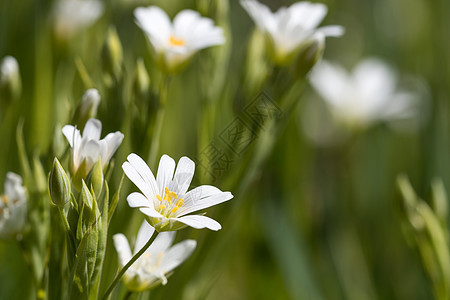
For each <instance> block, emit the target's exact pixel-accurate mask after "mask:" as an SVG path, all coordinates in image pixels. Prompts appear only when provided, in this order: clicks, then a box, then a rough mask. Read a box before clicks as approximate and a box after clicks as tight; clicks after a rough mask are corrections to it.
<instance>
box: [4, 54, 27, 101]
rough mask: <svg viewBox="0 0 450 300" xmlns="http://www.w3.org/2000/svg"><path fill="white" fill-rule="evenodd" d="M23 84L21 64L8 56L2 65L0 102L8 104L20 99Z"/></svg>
mask: <svg viewBox="0 0 450 300" xmlns="http://www.w3.org/2000/svg"><path fill="white" fill-rule="evenodd" d="M21 91H22V82H21V79H20V73H19V64H18V63H17V60H16V59H15V58H14V57H12V56H6V57H5V58H3V59H2V61H1V63H0V101H1V102H2V104H8V103H10V102H11V101H13V100H15V99H17V98H19V97H20V93H21Z"/></svg>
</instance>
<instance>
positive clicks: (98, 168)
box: [87, 160, 103, 198]
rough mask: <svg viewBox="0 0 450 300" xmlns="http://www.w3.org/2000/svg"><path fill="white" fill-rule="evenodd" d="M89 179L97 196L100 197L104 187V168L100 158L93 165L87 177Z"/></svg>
mask: <svg viewBox="0 0 450 300" xmlns="http://www.w3.org/2000/svg"><path fill="white" fill-rule="evenodd" d="M87 181H88V184H90V186H91V187H92V189H93V191H94V194H95V196H96V198H98V197H100V194H101V192H102V189H103V168H102V162H101V161H100V160H98V161H97V162H96V163H95V165H94V166H93V167H92V169H91V171H90V172H89V175H88V177H87Z"/></svg>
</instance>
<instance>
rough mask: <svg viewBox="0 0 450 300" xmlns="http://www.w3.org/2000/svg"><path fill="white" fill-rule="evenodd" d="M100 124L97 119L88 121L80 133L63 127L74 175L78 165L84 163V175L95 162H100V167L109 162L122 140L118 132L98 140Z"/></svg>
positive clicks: (73, 127) (72, 128)
mask: <svg viewBox="0 0 450 300" xmlns="http://www.w3.org/2000/svg"><path fill="white" fill-rule="evenodd" d="M101 131H102V123H101V122H100V121H99V120H97V119H89V120H88V121H87V122H86V125H85V126H84V130H83V136H81V134H80V131H79V130H78V129H77V128H76V127H75V126H72V125H66V126H64V127H63V129H62V132H63V134H64V136H65V137H66V138H67V141H68V142H69V144H70V147H72V171H73V173H76V172H77V170H78V168H79V167H80V165H82V164H83V163H84V167H83V169H84V172H83V173H84V174H82V176H84V175H87V172H89V171H90V169H91V168H92V167H93V166H94V164H95V163H96V162H97V160H99V159H100V160H101V162H102V166H103V167H105V165H106V164H107V163H108V162H109V160H110V159H111V157H112V156H113V154H114V152H116V150H117V148H118V147H119V146H120V144H121V143H122V140H123V137H124V136H123V134H122V133H121V132H119V131H116V132H113V133H109V134H108V135H107V136H106V137H105V138H103V139H100V134H101Z"/></svg>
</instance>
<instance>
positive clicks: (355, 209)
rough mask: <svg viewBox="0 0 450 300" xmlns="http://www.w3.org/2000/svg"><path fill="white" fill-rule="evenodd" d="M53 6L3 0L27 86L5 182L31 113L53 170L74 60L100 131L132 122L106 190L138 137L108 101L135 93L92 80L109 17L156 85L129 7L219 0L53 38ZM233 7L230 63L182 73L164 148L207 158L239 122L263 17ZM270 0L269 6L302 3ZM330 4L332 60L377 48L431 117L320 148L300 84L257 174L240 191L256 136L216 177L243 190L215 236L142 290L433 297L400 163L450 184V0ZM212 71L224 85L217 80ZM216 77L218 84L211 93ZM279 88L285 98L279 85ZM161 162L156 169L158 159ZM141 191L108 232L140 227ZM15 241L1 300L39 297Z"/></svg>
mask: <svg viewBox="0 0 450 300" xmlns="http://www.w3.org/2000/svg"><path fill="white" fill-rule="evenodd" d="M53 2H54V1H44V0H22V1H14V0H1V1H0V57H4V56H6V55H12V56H14V57H16V58H17V60H18V62H19V65H20V73H21V76H22V87H23V91H22V96H21V98H20V99H19V100H18V101H16V102H14V103H12V104H11V105H10V106H9V107H8V108H7V110H5V111H0V182H3V179H4V178H5V174H6V172H7V171H14V172H18V173H19V172H20V168H19V161H18V157H17V146H16V141H15V130H16V126H17V123H18V121H19V119H24V120H25V130H24V131H25V136H26V143H27V151H28V154H29V155H30V156H31V155H33V154H37V155H39V156H40V157H41V160H42V162H43V164H44V167H45V169H46V171H49V170H50V167H51V162H52V160H53V155H54V154H58V155H59V154H61V153H62V152H61V149H64V147H65V140H64V139H63V137H62V134H60V131H58V130H59V129H58V128H60V127H57V126H62V125H65V124H66V122H68V118H69V115H70V113H71V111H70V110H71V109H73V107H74V106H75V104H76V102H77V101H78V99H79V98H80V97H81V96H82V94H83V92H84V91H85V89H86V88H87V87H86V86H85V84H84V83H83V81H82V80H81V79H80V76H79V72H78V70H77V64H76V61H77V60H78V61H82V64H83V65H84V66H85V67H86V70H87V72H88V73H89V75H90V76H91V78H92V80H93V82H94V84H93V87H96V88H98V89H99V90H100V94H101V95H102V102H101V105H100V109H99V119H100V120H102V122H103V124H104V129H103V134H102V136H104V134H106V133H107V132H110V131H113V130H114V131H115V130H123V131H125V140H124V144H123V145H122V146H121V147H120V148H119V152H118V154H117V155H116V158H115V159H116V169H115V173H114V177H113V181H112V183H111V190H115V188H117V185H118V181H119V179H120V176H121V169H120V167H119V166H120V165H121V163H122V162H123V161H124V160H125V157H126V155H127V154H128V153H130V152H137V153H138V154H140V153H139V151H143V150H142V149H143V148H142V147H141V145H139V143H138V144H133V141H132V139H131V138H128V137H129V136H127V134H126V133H127V132H126V130H124V127H123V126H124V125H123V124H124V123H121V122H120V121H121V120H122V119H123V118H126V116H125V113H123V114H122V113H121V112H120V111H114V112H112V111H111V107H113V106H114V104H113V103H114V101H119V102H120V101H122V102H123V101H128V100H123V98H124V95H127V94H128V93H131V92H130V91H129V90H128V91H127V90H121V91H119V92H118V91H114V90H113V89H108V88H107V87H105V86H103V87H102V86H100V84H96V83H99V82H103V78H102V66H101V63H100V62H101V53H102V51H101V49H102V45H103V43H104V41H105V37H106V33H107V30H108V27H109V26H110V25H111V24H112V25H114V26H115V28H116V30H117V32H118V35H119V38H120V40H121V43H122V47H123V52H124V73H123V77H124V78H130V79H129V81H130V82H131V81H132V80H133V76H134V65H135V62H136V59H137V58H138V57H142V58H143V59H144V61H145V64H146V66H147V69H148V71H149V73H150V78H151V80H152V84H153V83H155V86H157V82H158V80H159V78H158V76H159V75H158V73H157V71H156V69H155V68H154V66H152V59H151V56H150V54H149V47H148V45H147V44H146V41H145V38H144V35H143V33H142V32H141V31H140V29H139V28H138V27H137V26H136V25H135V24H134V21H133V15H132V12H133V9H134V8H135V7H137V6H139V5H140V6H142V5H158V6H161V7H163V8H164V9H165V10H166V11H167V12H168V14H169V15H170V16H171V17H173V16H174V15H175V14H176V13H177V12H178V11H180V10H182V9H186V8H192V9H197V10H199V9H201V8H202V7H208V5H209V2H217V3H219V2H222V1H208V0H203V1H200V0H199V1H132V0H129V1H126V0H122V1H118V0H117V1H105V13H104V15H103V16H102V17H101V19H100V20H99V21H97V22H96V23H95V24H93V25H92V26H90V27H89V28H88V29H86V30H85V31H83V32H82V33H80V34H79V35H76V36H74V37H72V38H71V39H70V41H58V40H57V39H55V37H54V36H53V35H52V27H51V26H52V23H51V7H52V5H53ZM224 2H226V1H224ZM227 3H228V4H229V15H227V16H226V17H224V18H223V20H221V21H220V22H225V23H227V22H229V23H228V26H229V29H230V32H229V34H230V35H229V36H228V37H227V38H228V43H227V45H226V46H223V48H224V49H227V51H229V52H228V54H224V56H225V57H226V58H224V59H223V61H222V64H218V65H216V67H217V68H215V69H214V68H213V69H211V68H210V66H209V65H207V66H206V67H205V62H204V61H207V60H208V59H210V58H211V57H213V56H214V55H216V54H217V52H220V51H225V50H217V49H211V50H205V51H202V52H200V53H199V54H197V55H196V57H195V58H194V59H193V61H192V62H191V64H190V65H189V66H188V68H187V69H186V70H184V71H183V72H182V73H181V74H180V75H178V76H176V77H175V78H173V80H172V82H171V86H170V90H169V95H168V99H169V100H170V107H168V109H167V116H166V120H165V123H164V127H163V134H162V135H163V138H162V141H161V143H162V144H161V147H160V154H162V153H167V154H169V155H170V156H172V157H174V158H175V159H176V160H178V159H179V157H181V156H183V155H186V156H189V157H191V158H195V157H198V155H199V153H200V151H201V149H203V148H202V147H203V146H205V145H207V144H208V143H209V141H210V140H213V139H214V138H216V137H217V136H219V135H220V133H221V132H222V130H223V129H224V128H226V126H227V125H228V124H230V122H232V120H233V113H235V112H236V109H237V108H236V106H239V105H238V104H236V103H237V102H236V98H235V91H236V90H237V89H238V88H241V87H240V85H241V84H242V81H240V80H239V79H240V78H241V73H242V72H243V67H242V66H243V65H245V63H244V62H245V57H246V53H247V48H248V40H249V38H250V35H251V33H252V31H253V28H254V25H253V22H252V21H251V19H250V18H249V17H248V15H247V14H246V12H245V11H244V10H243V9H242V7H241V6H240V5H239V3H238V1H234V0H233V1H229V2H227ZM264 3H265V4H267V5H269V6H270V7H271V8H272V9H273V10H275V9H277V8H278V7H280V6H283V5H284V6H286V5H289V4H291V3H293V2H292V1H268V0H266V1H264ZM322 3H325V4H327V5H328V8H329V13H328V16H327V17H326V19H325V20H324V22H323V23H322V24H323V25H331V24H339V25H343V26H344V27H345V28H346V33H345V35H344V36H343V37H341V38H335V39H328V40H327V42H326V50H325V54H324V57H325V58H326V59H329V60H332V61H334V62H338V63H341V64H343V65H344V66H346V67H348V68H351V67H352V66H353V65H355V64H356V63H357V62H358V61H359V60H360V59H363V58H365V57H367V56H375V57H379V58H382V59H384V60H385V61H387V62H389V63H390V64H391V65H392V66H393V67H394V68H396V69H397V70H398V71H399V72H401V73H404V74H409V75H413V76H415V77H417V78H420V81H421V85H422V86H421V87H420V89H421V90H426V93H423V95H422V98H423V101H425V102H426V103H427V105H426V108H427V109H424V111H423V114H424V115H425V122H424V124H423V126H421V127H420V128H419V129H418V130H416V131H411V132H396V131H393V130H391V129H390V128H389V127H388V126H386V125H385V124H377V125H375V126H373V127H371V128H369V129H367V130H365V131H364V132H358V133H356V134H354V136H353V137H352V138H351V139H349V140H347V141H345V142H344V143H341V144H338V145H330V146H317V145H315V144H314V143H313V142H312V141H310V140H309V139H308V138H307V137H306V136H305V135H304V131H303V129H302V122H301V119H302V118H303V115H302V109H303V108H304V103H305V101H306V99H315V98H317V101H320V100H319V98H318V97H317V95H316V94H315V93H314V92H313V91H312V89H310V88H309V86H306V87H305V89H304V91H303V92H302V93H301V98H300V100H299V104H298V105H297V106H296V108H295V111H294V112H292V113H291V115H290V116H289V118H288V120H287V122H286V124H285V126H283V129H282V130H281V131H280V133H279V135H278V137H277V140H276V143H275V145H274V148H273V151H272V152H271V153H270V155H269V157H268V159H267V161H266V162H265V163H264V164H262V165H261V166H259V167H258V169H257V171H256V172H255V176H253V178H252V180H251V183H249V186H248V187H247V188H245V189H240V188H239V186H240V185H239V180H240V177H239V174H238V173H239V172H240V170H241V169H242V168H245V166H246V164H245V162H246V161H248V159H250V157H251V156H252V155H253V151H255V149H254V147H249V149H248V150H247V151H246V153H244V155H243V156H242V157H241V158H240V159H239V160H237V161H236V162H235V163H233V164H231V165H230V167H229V168H228V169H227V170H226V171H225V174H221V176H219V178H218V179H217V180H216V181H215V182H214V184H215V185H216V186H218V187H219V188H220V189H222V190H230V191H231V192H232V193H233V194H234V195H235V197H234V199H233V200H231V201H229V202H227V203H225V204H222V205H220V206H217V207H214V208H212V209H210V210H209V211H208V214H209V215H211V216H212V217H214V218H215V219H217V220H218V221H219V222H220V223H221V224H222V226H223V229H222V230H221V231H219V232H217V233H216V232H210V231H207V230H201V231H198V230H194V229H186V230H183V231H181V232H179V234H178V236H177V240H182V239H184V238H195V239H197V241H198V248H197V250H196V251H195V252H194V254H193V255H192V257H191V258H189V259H188V260H187V261H186V262H185V263H184V264H183V265H182V266H180V267H179V268H178V269H177V270H176V271H175V273H174V275H173V276H172V277H171V278H170V279H169V282H168V284H167V286H161V287H158V288H157V289H155V290H154V291H152V292H151V293H143V294H141V295H139V296H137V298H138V299H148V297H150V298H151V299H163V298H166V299H357V300H359V299H362V300H364V299H431V298H432V297H433V293H432V286H431V283H430V280H429V278H428V277H427V275H426V272H425V270H424V268H423V266H422V264H421V260H420V256H419V253H418V251H417V249H416V248H415V247H414V243H413V242H411V240H410V239H408V238H405V234H404V232H403V230H402V229H403V228H404V223H405V220H404V215H403V213H402V209H401V196H400V194H399V193H398V191H397V188H396V177H397V175H398V174H399V173H406V174H408V176H409V177H410V178H411V181H412V184H413V186H414V187H415V189H416V191H417V193H418V194H419V195H421V196H422V197H424V198H427V199H428V195H429V192H430V191H429V190H430V188H429V183H430V181H431V179H432V178H435V177H440V178H442V179H443V181H444V184H445V186H446V187H447V188H448V187H449V184H450V171H449V170H450V169H449V166H450V162H449V159H448V158H449V137H450V133H449V129H450V124H449V118H448V116H449V113H450V108H449V95H450V76H449V75H450V74H449V73H450V55H449V53H450V52H449V50H450V38H449V37H450V36H449V31H448V30H449V28H450V2H449V1H444V0H435V1H427V0H376V1H375V0H373V1H369V0H340V1H332V0H330V1H323V2H322ZM205 5H206V6H205ZM202 13H203V12H202ZM216 21H217V22H219V21H218V20H217V19H216ZM225 23H222V24H225ZM228 55H229V57H228ZM205 69H206V70H205ZM208 72H209V73H208ZM211 74H212V76H210V75H211ZM126 80H128V79H126ZM213 80H217V81H218V82H220V83H221V84H222V85H223V86H222V87H221V88H220V87H218V88H215V87H214V85H213V83H212V82H213ZM219 85H220V84H219ZM211 86H212V87H213V92H211V94H208V93H209V92H208V89H209V88H210V87H211ZM205 95H206V96H205ZM208 95H213V96H210V97H216V98H218V99H219V100H217V101H218V103H219V104H218V106H219V107H220V108H221V109H219V111H220V114H218V115H215V116H214V124H215V126H214V127H211V128H207V130H208V131H209V139H206V141H200V142H199V141H198V136H199V132H201V130H202V129H201V128H199V127H200V126H198V124H200V123H199V119H201V110H200V109H199V107H200V106H202V105H203V104H204V103H205V102H204V99H203V98H206V99H207V98H208ZM256 96H257V94H254V95H253V96H252V97H256ZM269 96H271V97H272V98H273V100H274V101H277V99H276V96H275V95H272V94H270V92H269ZM250 100H251V99H247V100H246V101H250ZM130 101H132V100H130ZM124 105H128V102H125V104H124ZM150 112H151V109H150ZM112 113H113V115H111V114H112ZM151 116H152V115H151ZM135 126H138V125H135ZM55 128H56V129H55ZM128 130H131V129H128ZM141 130H142V128H141ZM136 132H139V129H136ZM144 132H145V131H144ZM136 134H137V133H136ZM136 140H138V139H136ZM255 143H256V142H255ZM58 145H59V146H58ZM61 145H62V146H61ZM58 147H59V148H58ZM139 149H141V150H139ZM243 166H244V167H243ZM151 167H152V168H153V170H155V169H154V167H155V166H151ZM244 172H245V170H244ZM236 182H237V183H236ZM207 183H209V182H208V181H207V179H204V180H203V179H202V176H201V175H200V174H199V173H197V174H196V175H195V177H194V182H193V184H194V185H200V184H207ZM134 189H135V187H134V186H132V184H130V183H129V181H128V180H126V186H125V188H124V189H123V192H122V195H121V203H120V204H119V208H118V211H117V212H116V215H115V216H114V218H113V222H112V227H111V228H110V234H114V233H117V232H123V233H126V234H127V236H129V237H132V236H133V235H134V234H135V233H136V231H137V226H138V225H139V224H140V222H141V221H142V216H141V215H140V214H139V213H137V212H135V211H133V210H131V209H130V208H128V205H127V204H126V201H125V197H126V195H127V194H128V192H129V191H131V190H134ZM111 241H112V240H111V239H110V240H109V247H108V250H107V256H108V258H107V259H109V262H110V263H109V264H108V265H107V267H109V268H110V269H109V271H108V273H107V275H104V277H103V281H106V282H109V281H110V280H111V278H112V277H113V275H114V273H115V271H116V268H117V258H116V253H115V250H114V248H113V247H112V246H111ZM408 242H409V243H408ZM61 247H62V246H61ZM19 250H20V248H19V246H18V245H17V244H16V243H14V242H8V241H0V278H1V279H0V299H25V298H27V297H30V292H29V289H27V288H25V287H27V286H30V285H31V281H30V278H28V271H27V267H26V265H25V263H24V261H23V258H22V256H21V254H20V251H19ZM108 276H109V278H108ZM50 280H51V279H50ZM102 287H103V288H104V286H102ZM123 293H124V288H123V287H121V289H117V291H116V295H122V294H123Z"/></svg>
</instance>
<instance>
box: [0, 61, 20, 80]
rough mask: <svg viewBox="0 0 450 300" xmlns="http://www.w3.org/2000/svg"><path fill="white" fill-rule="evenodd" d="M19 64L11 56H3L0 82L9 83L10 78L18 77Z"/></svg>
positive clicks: (0, 65) (0, 66)
mask: <svg viewBox="0 0 450 300" xmlns="http://www.w3.org/2000/svg"><path fill="white" fill-rule="evenodd" d="M18 74H19V63H18V62H17V60H16V59H15V58H14V57H12V56H5V57H4V58H3V59H2V61H1V64H0V82H3V81H9V80H11V79H10V78H11V77H15V76H18Z"/></svg>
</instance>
